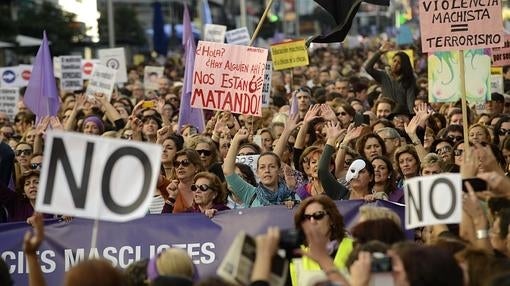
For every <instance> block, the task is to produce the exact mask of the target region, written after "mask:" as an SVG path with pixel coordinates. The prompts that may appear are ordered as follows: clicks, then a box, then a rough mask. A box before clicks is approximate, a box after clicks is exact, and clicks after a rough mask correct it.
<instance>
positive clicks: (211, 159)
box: [191, 135, 219, 169]
mask: <svg viewBox="0 0 510 286" xmlns="http://www.w3.org/2000/svg"><path fill="white" fill-rule="evenodd" d="M191 142H192V143H191V145H194V146H195V148H194V149H195V151H197V153H198V155H199V156H200V160H201V161H202V165H203V166H204V168H206V169H209V168H211V167H213V165H214V164H218V162H219V156H218V148H216V144H214V142H213V141H212V140H211V138H209V137H206V136H202V135H199V136H197V137H194V138H192V139H191Z"/></svg>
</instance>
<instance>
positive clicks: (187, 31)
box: [182, 4, 195, 49]
mask: <svg viewBox="0 0 510 286" xmlns="http://www.w3.org/2000/svg"><path fill="white" fill-rule="evenodd" d="M188 39H192V40H193V45H194V44H195V43H194V39H193V28H192V27H191V20H190V17H189V10H188V5H187V4H184V13H183V15H182V45H183V46H184V48H185V49H186V45H187V44H188Z"/></svg>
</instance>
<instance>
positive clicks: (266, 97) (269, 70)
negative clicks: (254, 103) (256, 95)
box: [262, 61, 273, 107]
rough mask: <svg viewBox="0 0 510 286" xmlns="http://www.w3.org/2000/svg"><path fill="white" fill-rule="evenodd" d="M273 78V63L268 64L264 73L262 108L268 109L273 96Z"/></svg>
mask: <svg viewBox="0 0 510 286" xmlns="http://www.w3.org/2000/svg"><path fill="white" fill-rule="evenodd" d="M272 78H273V62H271V61H268V62H267V63H266V71H265V72H264V84H263V85H262V106H263V107H268V106H269V101H270V95H271V79H272Z"/></svg>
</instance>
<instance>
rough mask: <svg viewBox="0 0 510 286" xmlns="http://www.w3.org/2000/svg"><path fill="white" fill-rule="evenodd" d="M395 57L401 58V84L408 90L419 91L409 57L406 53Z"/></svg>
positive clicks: (399, 53)
mask: <svg viewBox="0 0 510 286" xmlns="http://www.w3.org/2000/svg"><path fill="white" fill-rule="evenodd" d="M393 57H399V58H400V76H401V77H400V80H399V81H400V82H401V83H402V86H403V87H404V88H406V89H409V88H413V89H415V90H417V89H418V86H417V85H416V78H415V77H414V70H413V66H412V64H411V60H410V59H409V56H408V55H407V54H406V53H404V52H397V53H396V54H395V55H394V56H393Z"/></svg>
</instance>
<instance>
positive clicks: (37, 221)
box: [23, 213, 46, 286]
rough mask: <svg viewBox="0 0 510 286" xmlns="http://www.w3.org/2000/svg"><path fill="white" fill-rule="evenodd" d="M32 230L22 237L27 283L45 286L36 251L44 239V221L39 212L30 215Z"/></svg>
mask: <svg viewBox="0 0 510 286" xmlns="http://www.w3.org/2000/svg"><path fill="white" fill-rule="evenodd" d="M32 226H33V230H32V231H27V232H26V233H25V237H24V238H23V252H24V253H25V257H26V259H27V264H28V273H29V274H28V285H30V286H45V285H46V281H45V280H44V276H43V273H42V270H41V265H40V264H39V260H38V255H37V251H38V250H39V247H40V246H41V243H42V242H43V240H44V222H43V215H42V214H41V213H35V214H34V216H33V217H32Z"/></svg>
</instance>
